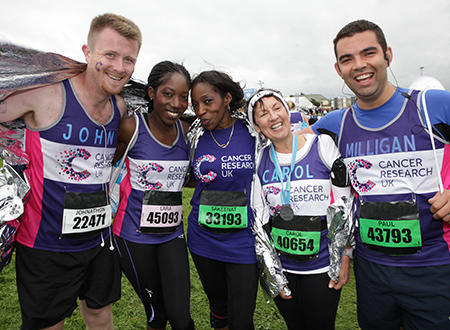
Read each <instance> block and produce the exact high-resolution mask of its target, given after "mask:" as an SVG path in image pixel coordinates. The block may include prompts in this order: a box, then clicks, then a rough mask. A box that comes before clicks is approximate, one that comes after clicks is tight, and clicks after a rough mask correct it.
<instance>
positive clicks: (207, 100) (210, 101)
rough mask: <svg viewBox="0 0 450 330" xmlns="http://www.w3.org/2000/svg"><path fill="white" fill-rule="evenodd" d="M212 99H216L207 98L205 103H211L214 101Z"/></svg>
mask: <svg viewBox="0 0 450 330" xmlns="http://www.w3.org/2000/svg"><path fill="white" fill-rule="evenodd" d="M212 101H214V100H213V99H206V100H204V101H203V103H205V104H210V103H212Z"/></svg>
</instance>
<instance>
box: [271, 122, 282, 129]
mask: <svg viewBox="0 0 450 330" xmlns="http://www.w3.org/2000/svg"><path fill="white" fill-rule="evenodd" d="M279 127H281V123H278V124H276V125H273V126H272V127H271V128H272V129H277V128H279Z"/></svg>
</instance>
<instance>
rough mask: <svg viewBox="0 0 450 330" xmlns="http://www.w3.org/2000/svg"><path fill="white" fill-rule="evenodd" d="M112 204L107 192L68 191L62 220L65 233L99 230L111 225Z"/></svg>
mask: <svg viewBox="0 0 450 330" xmlns="http://www.w3.org/2000/svg"><path fill="white" fill-rule="evenodd" d="M111 219H112V216H111V205H109V204H108V203H107V198H106V192H105V191H96V192H93V193H77V192H66V194H65V198H64V212H63V221H62V234H63V235H74V234H75V235H76V234H85V233H92V232H97V231H99V230H101V229H104V228H107V227H109V226H111Z"/></svg>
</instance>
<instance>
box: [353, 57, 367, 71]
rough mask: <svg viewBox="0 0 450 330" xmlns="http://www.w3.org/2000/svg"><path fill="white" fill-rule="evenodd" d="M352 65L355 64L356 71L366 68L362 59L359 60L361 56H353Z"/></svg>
mask: <svg viewBox="0 0 450 330" xmlns="http://www.w3.org/2000/svg"><path fill="white" fill-rule="evenodd" d="M353 63H354V64H355V69H356V70H359V69H362V68H365V67H366V61H365V60H364V59H363V58H361V56H355V58H354V60H353Z"/></svg>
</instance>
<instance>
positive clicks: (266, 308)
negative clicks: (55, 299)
mask: <svg viewBox="0 0 450 330" xmlns="http://www.w3.org/2000/svg"><path fill="white" fill-rule="evenodd" d="M192 193H193V189H192V188H185V190H184V198H183V218H184V219H186V220H187V216H188V214H189V211H190V204H189V201H190V199H191V197H192ZM190 262H191V263H190V265H191V310H192V316H193V319H194V321H195V325H196V328H197V329H209V306H208V300H207V298H206V295H205V294H204V292H203V289H202V285H201V283H200V280H199V278H198V274H197V271H196V270H195V266H194V263H193V262H192V260H191V259H190ZM113 314H114V326H115V328H116V329H145V328H146V320H145V319H146V317H145V312H144V308H143V306H142V304H141V302H140V300H139V299H138V297H137V295H136V293H135V292H134V290H133V288H132V287H131V285H130V284H129V282H128V280H127V279H126V277H125V276H123V277H122V298H121V299H120V300H119V301H118V302H116V303H115V304H114V305H113ZM254 320H255V328H256V329H267V330H269V329H270V330H272V329H273V330H276V329H286V326H285V324H284V321H283V318H282V317H281V316H280V314H279V313H278V310H277V308H276V306H275V305H274V304H273V302H270V303H269V304H267V302H266V300H265V298H264V296H263V294H262V290H261V289H260V290H259V291H258V297H257V303H256V310H255V315H254ZM20 324H21V318H20V307H19V303H18V298H17V289H16V280H15V265H14V260H13V261H12V262H11V264H10V265H9V266H7V267H6V268H5V269H3V271H2V272H1V273H0V329H2V330H9V329H19V328H20ZM65 328H66V329H83V328H84V323H83V320H82V318H81V315H80V312H79V309H76V310H75V312H74V313H73V315H72V316H71V317H70V318H68V319H66V322H65ZM168 328H169V329H170V327H168ZM336 329H342V330H347V329H359V327H358V324H357V321H356V294H355V282H354V278H353V274H352V276H351V279H350V282H349V283H348V284H347V285H346V286H345V287H344V288H343V290H342V294H341V300H340V303H339V309H338V314H337V319H336Z"/></svg>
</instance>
